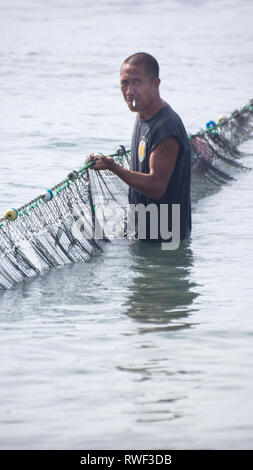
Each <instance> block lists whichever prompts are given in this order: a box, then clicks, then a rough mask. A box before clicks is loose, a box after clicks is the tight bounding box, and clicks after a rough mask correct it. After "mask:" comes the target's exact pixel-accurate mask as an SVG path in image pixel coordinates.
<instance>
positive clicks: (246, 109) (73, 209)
mask: <svg viewBox="0 0 253 470" xmlns="http://www.w3.org/2000/svg"><path fill="white" fill-rule="evenodd" d="M252 130H253V100H250V102H249V104H247V105H244V106H243V107H242V108H241V109H240V110H239V111H237V110H236V111H234V112H233V113H232V114H231V116H230V117H224V116H223V117H221V118H220V119H219V120H218V122H217V124H216V123H215V122H214V121H209V122H208V123H207V124H206V129H205V130H200V131H198V132H197V133H196V134H194V135H189V143H190V146H191V150H192V174H193V176H194V177H195V178H198V180H200V179H201V178H202V180H203V181H204V187H205V186H206V187H207V186H208V185H212V186H220V185H221V184H224V183H226V182H227V181H230V180H231V179H233V178H234V176H233V171H230V170H231V169H233V170H238V169H241V170H245V169H247V168H246V167H245V166H244V165H243V164H242V163H241V161H239V159H240V158H241V157H242V156H243V152H241V151H240V150H239V149H238V146H239V145H240V144H242V143H243V142H245V141H247V140H248V139H250V138H252ZM111 156H112V157H113V158H115V160H116V162H117V163H118V164H120V165H122V166H124V167H126V168H129V165H130V151H126V150H125V148H124V147H123V146H119V147H118V148H117V149H116V151H115V153H114V154H113V155H111ZM92 164H93V163H92V162H89V163H88V164H85V165H84V166H82V167H81V168H80V169H79V170H73V171H71V172H70V173H69V174H68V175H67V177H66V178H65V179H64V180H63V181H61V182H60V183H59V184H57V185H56V186H54V187H53V188H51V189H49V190H47V191H46V192H45V193H44V194H42V195H40V196H38V197H37V198H36V199H34V200H32V201H30V202H29V203H28V204H25V205H24V206H22V207H20V208H19V209H10V210H8V211H7V212H6V213H5V216H4V217H3V218H1V219H0V288H2V289H11V288H13V287H15V286H16V285H17V284H18V283H20V282H21V281H22V280H24V279H27V278H30V277H33V276H35V275H37V274H39V273H42V272H44V271H46V270H48V269H50V268H54V267H58V266H63V265H66V264H70V263H73V262H79V261H87V260H88V259H90V257H91V256H95V255H96V254H98V253H100V252H101V251H103V249H104V246H105V244H106V243H108V242H110V240H111V239H112V238H117V237H119V238H122V237H125V236H126V231H125V222H126V211H127V206H128V188H127V186H126V185H125V184H124V183H123V182H122V181H121V180H120V179H119V178H118V177H116V176H115V175H114V174H113V173H111V172H110V171H108V170H103V171H101V172H99V171H92V170H91V166H92ZM196 186H197V185H196ZM198 186H199V185H198ZM198 189H199V188H198ZM195 190H196V187H195V186H194V179H193V193H194V191H195ZM129 235H131V234H129V233H128V237H129ZM132 236H133V237H134V234H132Z"/></svg>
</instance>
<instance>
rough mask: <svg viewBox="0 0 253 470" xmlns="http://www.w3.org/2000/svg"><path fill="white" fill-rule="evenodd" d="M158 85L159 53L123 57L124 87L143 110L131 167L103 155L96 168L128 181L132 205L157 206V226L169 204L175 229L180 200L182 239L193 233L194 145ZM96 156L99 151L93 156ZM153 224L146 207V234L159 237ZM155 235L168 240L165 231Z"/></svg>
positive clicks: (136, 108)
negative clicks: (161, 95) (153, 233)
mask: <svg viewBox="0 0 253 470" xmlns="http://www.w3.org/2000/svg"><path fill="white" fill-rule="evenodd" d="M159 86H160V78H159V65H158V63H157V61H156V59H155V58H154V57H152V56H151V55H149V54H147V53H144V52H139V53H136V54H133V55H131V56H130V57H128V58H127V59H126V60H125V61H124V63H123V64H122V67H121V71H120V89H121V92H122V95H123V97H124V99H125V101H126V103H127V105H128V107H129V109H130V111H132V112H136V113H138V114H137V117H136V122H135V127H134V131H133V136H132V144H131V170H128V169H126V168H122V167H121V166H120V165H118V164H117V163H116V162H115V161H114V160H113V158H111V157H105V156H104V155H101V156H99V157H96V160H95V163H94V165H93V167H92V169H94V170H104V169H108V170H110V171H112V172H113V173H115V175H117V176H118V177H119V178H121V179H122V180H123V181H124V182H125V183H127V184H128V185H129V203H130V204H134V205H136V206H137V205H138V204H143V205H144V206H145V207H147V206H149V205H150V204H152V205H155V206H156V207H157V208H158V227H161V222H162V217H163V216H162V211H160V209H161V208H163V209H164V207H166V211H167V213H166V225H167V229H168V230H169V231H172V228H173V227H172V222H173V220H172V205H174V204H177V205H179V206H177V207H180V239H181V240H183V239H185V238H187V237H189V236H190V233H191V195H190V191H191V153H190V146H189V143H188V137H187V133H186V130H185V128H184V125H183V123H182V121H181V119H180V117H179V116H178V115H177V114H176V113H175V111H173V109H172V108H171V107H170V105H169V104H167V103H166V102H165V101H164V100H162V99H161V97H160V93H159ZM92 159H94V154H91V155H90V156H89V157H88V161H90V160H92ZM163 214H164V212H163ZM160 219H161V220H160ZM151 225H152V222H151V223H150V221H149V212H148V211H147V212H146V239H153V238H154V237H153V236H152V234H151V232H152V226H151ZM137 237H138V233H137ZM170 238H171V234H170ZM156 239H158V240H163V241H165V240H166V237H165V238H164V236H163V234H162V233H161V230H160V231H159V230H158V236H157V237H156ZM167 240H168V237H167Z"/></svg>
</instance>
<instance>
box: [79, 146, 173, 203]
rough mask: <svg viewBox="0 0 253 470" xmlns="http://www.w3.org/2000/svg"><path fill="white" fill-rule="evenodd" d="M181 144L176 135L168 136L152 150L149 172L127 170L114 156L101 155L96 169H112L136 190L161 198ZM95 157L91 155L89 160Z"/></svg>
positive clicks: (95, 166)
mask: <svg viewBox="0 0 253 470" xmlns="http://www.w3.org/2000/svg"><path fill="white" fill-rule="evenodd" d="M178 152H179V144H178V142H177V139H176V138H175V137H166V138H165V139H164V140H163V141H162V142H161V143H160V144H159V145H157V146H156V147H155V149H154V150H153V151H152V152H151V154H150V158H149V173H139V172H137V171H131V170H127V169H126V168H123V167H121V166H120V165H118V164H117V163H116V162H115V161H114V160H113V158H111V157H105V156H104V155H101V156H99V157H97V159H96V162H95V164H94V165H93V167H92V168H93V169H94V170H105V169H107V170H110V171H112V172H113V173H114V174H115V175H117V176H119V178H121V179H122V180H123V181H124V182H125V183H126V184H128V185H129V186H131V187H132V188H134V189H135V190H136V191H138V192H140V193H142V194H144V195H145V196H148V197H150V198H152V199H160V198H161V197H162V195H163V194H164V192H165V190H166V188H167V185H168V182H169V180H170V177H171V175H172V173H173V170H174V168H175V164H176V159H177V156H178ZM92 158H94V156H93V154H91V155H90V157H89V158H88V161H90V160H92Z"/></svg>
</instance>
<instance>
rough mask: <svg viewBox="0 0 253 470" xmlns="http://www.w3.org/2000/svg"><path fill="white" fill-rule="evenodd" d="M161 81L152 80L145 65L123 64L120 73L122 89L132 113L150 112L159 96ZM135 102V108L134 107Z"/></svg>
mask: <svg viewBox="0 0 253 470" xmlns="http://www.w3.org/2000/svg"><path fill="white" fill-rule="evenodd" d="M159 84H160V80H159V79H153V80H152V79H151V77H150V75H147V72H146V68H145V66H144V65H130V64H123V65H122V68H121V71H120V89H121V92H122V95H123V97H124V100H125V101H126V103H127V105H128V107H129V109H130V110H131V111H137V112H139V113H140V114H141V113H142V112H143V113H145V112H146V111H148V109H149V107H150V106H151V104H152V102H153V100H154V98H155V97H156V96H157V93H158V87H159ZM133 101H135V106H133Z"/></svg>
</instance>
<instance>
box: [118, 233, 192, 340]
mask: <svg viewBox="0 0 253 470" xmlns="http://www.w3.org/2000/svg"><path fill="white" fill-rule="evenodd" d="M131 251H132V256H133V259H134V260H135V266H134V270H135V273H136V276H134V278H133V280H132V283H131V286H130V288H129V291H130V296H129V298H128V311H127V313H128V315H129V316H130V317H131V318H134V319H135V320H136V321H138V322H140V323H149V326H148V328H147V327H146V326H143V328H141V332H143V333H144V332H151V331H153V330H155V331H157V330H158V329H159V330H171V329H180V328H186V327H189V326H190V323H189V320H186V319H187V317H188V316H189V313H190V312H191V308H190V306H191V304H192V302H193V300H194V299H195V297H196V296H197V295H198V294H197V293H196V292H195V291H194V290H193V288H194V284H193V283H192V282H191V281H190V275H189V274H190V269H191V266H192V264H193V256H192V251H191V247H190V241H187V242H184V243H182V244H181V246H180V248H179V249H178V250H174V251H162V250H161V245H160V243H159V244H156V243H152V242H138V243H136V244H134V245H132V246H131ZM151 324H152V326H151ZM158 325H159V326H158Z"/></svg>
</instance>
